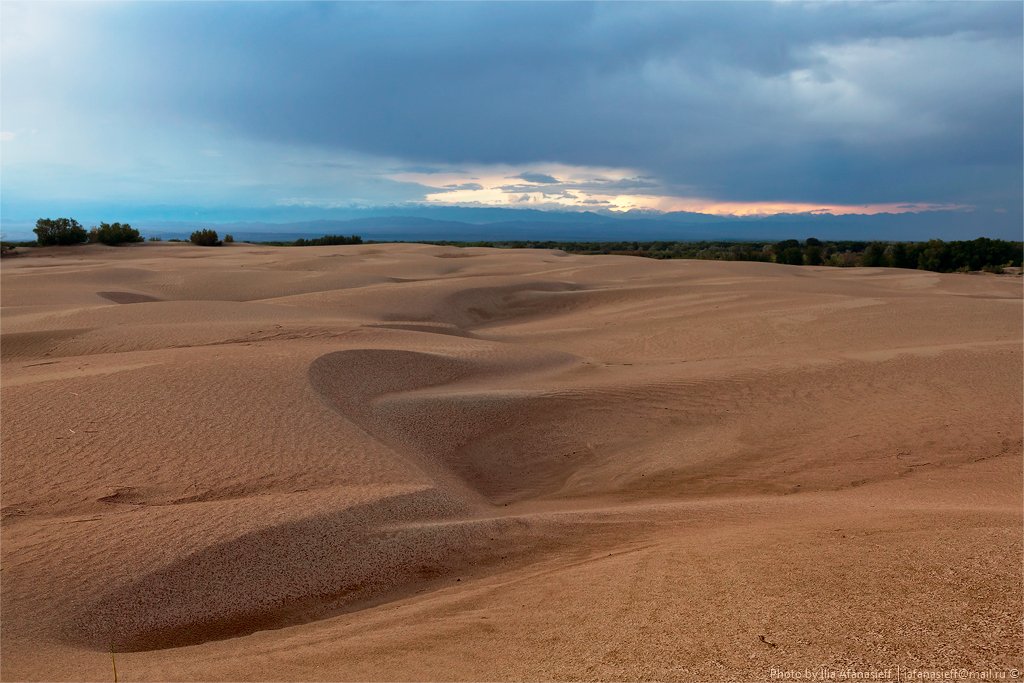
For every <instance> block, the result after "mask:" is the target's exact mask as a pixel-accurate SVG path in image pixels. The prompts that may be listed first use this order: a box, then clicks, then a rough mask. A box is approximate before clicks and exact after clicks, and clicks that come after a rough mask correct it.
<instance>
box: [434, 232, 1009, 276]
mask: <svg viewBox="0 0 1024 683" xmlns="http://www.w3.org/2000/svg"><path fill="white" fill-rule="evenodd" d="M425 244H438V245H443V246H463V247H497V248H503V249H560V250H562V251H566V252H569V253H574V254H620V255H626V256H643V257H647V258H656V259H677V258H681V259H708V260H719V261H764V262H767V263H783V264H788V265H794V266H835V267H840V268H851V267H855V266H864V267H874V268H879V267H888V268H917V269H920V270H931V271H935V272H940V273H951V272H956V271H964V272H966V271H977V270H987V271H990V272H1002V270H1003V269H1004V268H1009V267H1018V268H1019V267H1020V266H1021V260H1022V256H1024V243H1022V242H1011V241H1007V240H997V239H989V238H987V237H979V238H978V239H974V240H961V241H950V242H944V241H943V240H938V239H933V240H928V241H927V242H880V241H872V242H867V241H854V240H829V241H823V240H819V239H816V238H814V237H809V238H807V239H806V240H804V241H803V242H800V241H799V240H795V239H790V240H783V241H781V242H774V243H762V242H731V241H724V240H723V241H699V242H677V241H652V242H639V241H620V242H564V241H563V242H560V241H517V240H512V241H479V242H452V241H432V242H425Z"/></svg>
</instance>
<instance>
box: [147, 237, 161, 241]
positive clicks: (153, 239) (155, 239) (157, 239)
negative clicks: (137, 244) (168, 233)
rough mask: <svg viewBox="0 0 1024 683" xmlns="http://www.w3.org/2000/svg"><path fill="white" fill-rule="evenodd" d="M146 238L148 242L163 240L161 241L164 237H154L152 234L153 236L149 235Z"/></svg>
mask: <svg viewBox="0 0 1024 683" xmlns="http://www.w3.org/2000/svg"><path fill="white" fill-rule="evenodd" d="M147 239H148V240H149V241H150V242H163V241H164V239H163V238H162V237H156V236H153V237H149V238H147Z"/></svg>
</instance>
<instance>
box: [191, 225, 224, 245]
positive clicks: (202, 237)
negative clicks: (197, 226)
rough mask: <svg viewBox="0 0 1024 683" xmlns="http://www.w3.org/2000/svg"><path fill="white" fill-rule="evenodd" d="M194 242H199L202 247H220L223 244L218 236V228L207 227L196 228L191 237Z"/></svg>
mask: <svg viewBox="0 0 1024 683" xmlns="http://www.w3.org/2000/svg"><path fill="white" fill-rule="evenodd" d="M189 240H190V241H191V242H192V244H198V245H199V246H201V247H219V246H220V245H221V241H220V238H219V237H218V236H217V231H216V230H211V229H210V228H206V229H205V230H196V231H195V232H194V233H192V236H191V237H189Z"/></svg>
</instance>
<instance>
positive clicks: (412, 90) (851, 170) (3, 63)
mask: <svg viewBox="0 0 1024 683" xmlns="http://www.w3.org/2000/svg"><path fill="white" fill-rule="evenodd" d="M1022 23H1024V3H1021V2H966V3H959V2H913V3H899V2H856V3H851V4H846V3H811V4H803V3H796V2H779V3H769V2H757V3H746V2H723V3H712V2H677V3H676V2H657V3H642V2H623V3H614V2H605V3H596V4H591V3H585V2H572V3H557V2H540V3H532V2H514V3H499V2H484V3H473V2H460V3H439V2H438V3H434V2H429V3H428V2H423V3H412V4H406V3H367V4H363V3H329V2H313V3H299V2H287V3H283V2H282V3H274V2H260V3H251V4H250V3H240V2H237V3H236V2H232V3H213V2H175V3H158V2H139V3H130V2H127V3H115V2H104V3H89V2H76V3H69V4H64V3H51V2H30V3H17V2H8V1H6V0H5V1H4V2H3V3H2V4H0V25H2V28H0V30H2V41H0V42H2V47H0V50H2V55H0V57H2V60H0V131H2V132H0V151H2V153H0V220H3V221H8V222H9V221H15V220H21V219H28V218H30V217H31V218H32V220H34V217H35V216H36V215H37V214H40V212H42V213H47V211H48V210H52V211H72V210H74V209H76V208H78V209H79V210H81V211H82V212H84V213H88V212H89V211H92V212H94V213H95V212H96V211H104V212H107V213H111V212H117V211H118V210H123V211H128V212H129V213H130V211H131V210H132V207H163V208H162V209H161V210H162V211H164V213H165V214H166V216H165V217H166V218H167V219H175V218H180V217H183V216H187V215H195V214H196V211H199V212H201V211H202V210H204V209H209V208H214V207H215V208H217V209H218V210H220V211H222V212H223V211H224V210H227V211H228V212H230V210H231V209H232V208H237V209H239V210H242V209H246V210H250V211H251V210H252V209H258V208H259V207H277V208H280V207H289V206H294V207H302V208H303V209H307V210H308V209H318V208H319V209H323V210H325V211H326V210H330V209H332V208H337V207H369V206H409V205H422V204H425V205H460V206H502V207H512V208H516V207H528V208H533V209H548V210H563V211H566V210H567V211H583V210H591V211H607V212H622V211H629V210H638V209H639V210H650V211H695V212H702V213H712V214H718V215H735V216H759V215H772V214H779V213H810V212H816V213H831V214H884V213H901V212H920V211H940V212H953V213H956V214H957V215H958V216H962V217H963V225H964V226H965V227H964V231H965V235H966V234H967V233H972V235H971V236H973V233H976V232H977V231H978V229H979V227H978V226H979V225H984V226H988V227H986V229H990V230H991V231H992V232H993V233H995V234H993V235H992V236H1007V235H1009V236H1013V235H1016V234H1019V232H1020V216H1021V204H1022V183H1024V174H1022V157H1024V146H1022V126H1024V111H1022V106H1024V105H1022V101H1024V90H1022V87H1024V86H1022V83H1024V42H1022ZM307 213H308V211H307ZM40 215H41V214H40ZM113 219H116V217H115V216H111V220H113ZM894 238H898V236H894ZM1018 239H1019V237H1018Z"/></svg>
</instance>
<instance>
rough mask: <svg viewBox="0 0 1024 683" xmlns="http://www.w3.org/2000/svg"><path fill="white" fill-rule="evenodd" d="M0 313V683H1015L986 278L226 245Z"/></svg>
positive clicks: (1015, 553)
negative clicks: (981, 677)
mask: <svg viewBox="0 0 1024 683" xmlns="http://www.w3.org/2000/svg"><path fill="white" fill-rule="evenodd" d="M2 276H3V280H2V285H3V289H2V303H3V317H2V329H0V335H2V337H0V358H2V372H3V376H2V387H0V391H2V401H3V403H2V408H3V421H2V423H3V424H2V429H3V433H2V437H3V442H2V446H3V448H2V468H3V469H2V513H3V517H2V526H0V533H2V538H0V540H2V546H0V554H2V574H0V590H2V596H0V619H2V628H0V647H2V661H0V664H2V671H0V675H2V677H3V679H4V680H17V679H32V680H110V679H111V676H112V671H111V661H110V659H111V657H110V651H111V649H112V648H113V650H114V651H115V653H116V654H115V657H116V660H117V666H118V674H119V676H120V678H121V680H517V679H528V680H551V679H557V680H638V679H659V680H726V679H731V680H765V679H768V678H769V676H770V671H771V669H772V668H776V669H782V670H786V669H790V670H792V669H799V670H803V669H804V668H812V669H814V668H818V667H831V668H833V669H853V670H861V671H868V670H872V669H879V670H884V669H887V668H895V667H896V666H902V667H917V668H923V669H928V670H942V669H949V668H964V669H967V670H971V671H1006V670H1008V669H1010V668H1014V667H1016V668H1018V669H1024V666H1022V665H1024V657H1022V651H1021V642H1022V638H1024V632H1022V625H1021V602H1022V599H1024V595H1022V588H1021V585H1022V584H1021V573H1020V567H1021V552H1022V548H1021V531H1022V512H1021V509H1022V494H1021V490H1022V476H1021V468H1022V461H1021V455H1022V423H1021V411H1022V388H1021V375H1022V358H1021V352H1022V309H1021V283H1020V280H1019V278H1013V277H1000V276H993V275H961V274H950V275H940V274H935V273H928V272H919V271H903V270H890V269H830V268H810V267H802V268H799V267H789V266H779V265H773V264H762V263H725V262H709V261H670V262H663V261H654V260H647V259H638V258H630V257H615V256H569V255H566V254H563V253H560V252H551V251H543V250H517V251H504V250H492V249H476V248H473V249H455V248H448V247H433V246H423V245H364V246H345V247H308V248H265V247H254V246H250V245H244V244H236V245H232V246H230V247H224V248H220V249H202V248H197V247H192V246H177V245H170V244H146V245H139V246H133V247H125V248H106V247H101V246H87V247H81V248H74V249H52V250H46V251H39V252H37V253H35V254H32V255H31V256H26V257H22V258H17V259H9V260H5V261H4V264H3V272H2Z"/></svg>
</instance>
